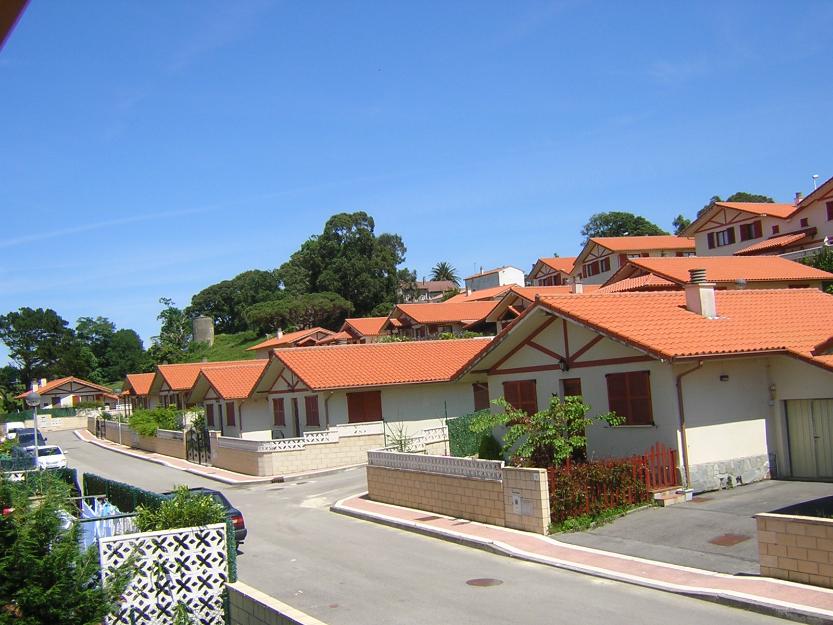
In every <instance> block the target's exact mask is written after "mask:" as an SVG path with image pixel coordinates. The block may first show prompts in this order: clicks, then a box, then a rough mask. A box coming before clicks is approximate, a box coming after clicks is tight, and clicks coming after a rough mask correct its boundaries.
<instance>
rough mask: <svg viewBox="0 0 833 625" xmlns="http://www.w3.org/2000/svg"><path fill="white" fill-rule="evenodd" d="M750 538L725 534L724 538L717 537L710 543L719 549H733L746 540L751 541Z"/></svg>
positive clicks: (742, 535)
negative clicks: (732, 547) (733, 546)
mask: <svg viewBox="0 0 833 625" xmlns="http://www.w3.org/2000/svg"><path fill="white" fill-rule="evenodd" d="M749 538H750V537H749V536H745V535H744V534H723V535H722V536H715V537H714V538H712V539H711V540H710V541H709V542H710V543H711V544H713V545H717V546H719V547H731V546H732V545H737V544H738V543H742V542H743V541H744V540H749Z"/></svg>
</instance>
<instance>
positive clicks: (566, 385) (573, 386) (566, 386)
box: [561, 378, 581, 397]
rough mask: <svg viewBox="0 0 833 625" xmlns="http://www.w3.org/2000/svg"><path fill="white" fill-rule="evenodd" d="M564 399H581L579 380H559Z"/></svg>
mask: <svg viewBox="0 0 833 625" xmlns="http://www.w3.org/2000/svg"><path fill="white" fill-rule="evenodd" d="M561 388H562V390H563V392H564V397H581V378H564V379H563V380H561Z"/></svg>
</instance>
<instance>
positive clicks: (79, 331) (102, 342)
mask: <svg viewBox="0 0 833 625" xmlns="http://www.w3.org/2000/svg"><path fill="white" fill-rule="evenodd" d="M115 331H116V325H115V324H114V323H113V322H112V321H110V320H109V319H107V318H106V317H96V318H95V319H93V318H92V317H81V318H79V319H78V321H77V322H76V323H75V336H76V337H77V338H78V340H79V341H81V342H82V343H85V344H86V345H87V347H89V348H90V350H91V351H92V353H93V355H94V356H95V357H96V358H97V359H98V360H99V361H101V360H103V359H104V355H105V354H106V353H107V349H108V348H109V347H110V341H111V340H112V339H113V334H114V333H115Z"/></svg>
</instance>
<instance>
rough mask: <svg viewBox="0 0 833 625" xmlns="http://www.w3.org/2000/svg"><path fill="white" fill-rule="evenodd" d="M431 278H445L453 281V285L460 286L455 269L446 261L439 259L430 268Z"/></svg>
mask: <svg viewBox="0 0 833 625" xmlns="http://www.w3.org/2000/svg"><path fill="white" fill-rule="evenodd" d="M431 279H432V280H447V281H448V282H453V283H454V286H460V276H458V275H457V270H456V269H455V268H454V267H453V266H452V265H451V263H447V262H446V261H444V260H443V261H440V262H438V263H437V264H436V265H434V267H433V268H432V269H431Z"/></svg>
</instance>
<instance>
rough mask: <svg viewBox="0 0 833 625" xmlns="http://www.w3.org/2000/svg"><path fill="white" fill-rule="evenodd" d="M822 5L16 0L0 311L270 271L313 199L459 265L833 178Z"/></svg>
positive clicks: (2, 194)
mask: <svg viewBox="0 0 833 625" xmlns="http://www.w3.org/2000/svg"><path fill="white" fill-rule="evenodd" d="M831 30H833V3H831V2H811V1H808V2H802V3H793V2H764V3H762V2H749V3H743V2H731V3H717V2H710V3H687V4H683V3H660V2H656V3H647V2H634V3H619V2H609V3H595V2H570V1H565V2H551V3H548V2H532V3H528V2H511V3H507V2H483V1H478V2H468V3H467V2H452V3H449V2H420V3H405V2H378V3H371V2H354V3H349V2H314V3H312V2H303V3H299V2H295V3H288V2H287V3H282V2H276V1H275V2H271V1H265V0H262V1H261V0H252V1H247V2H226V1H223V2H218V1H207V0H201V1H200V2H176V3H173V2H165V3H162V2H126V1H124V2H116V1H114V2H96V3H94V2H80V3H79V2H74V3H69V2H33V3H31V5H30V6H29V7H28V9H27V10H26V12H25V13H24V15H23V17H22V19H21V21H20V23H19V24H18V26H17V28H16V30H15V31H14V32H13V33H12V36H11V38H10V40H9V41H8V42H7V44H6V47H5V48H4V49H3V50H2V51H0V96H2V97H0V116H2V119H3V120H4V123H3V140H2V148H0V172H2V178H1V180H2V182H0V202H1V203H2V204H1V205H2V214H3V222H2V223H3V228H2V233H0V252H2V254H3V261H2V263H0V313H5V312H8V311H11V310H16V309H17V308H19V307H21V306H31V307H38V306H42V307H51V308H54V309H55V310H57V311H58V313H59V314H61V315H62V316H63V317H64V318H66V319H68V320H69V321H70V322H71V323H73V324H74V322H75V320H76V319H77V318H78V317H79V316H83V315H90V316H95V315H103V316H106V317H109V318H110V319H111V320H113V321H114V322H115V323H116V324H117V325H118V326H119V327H130V328H134V329H136V330H137V331H138V332H139V333H140V335H141V336H142V337H143V339H145V342H146V345H147V344H149V337H150V336H151V335H153V334H155V333H156V331H157V330H158V323H157V321H156V319H155V317H156V314H157V312H158V311H159V308H160V306H159V304H158V299H159V298H160V297H162V296H166V297H171V298H173V299H174V300H175V301H176V302H177V303H178V304H180V305H183V306H184V305H187V304H188V302H189V301H190V298H191V296H192V295H193V294H194V293H196V292H198V291H199V290H200V289H202V288H204V287H205V286H208V285H209V284H212V283H214V282H217V281H219V280H222V279H225V278H230V277H232V276H234V275H236V274H237V273H239V272H241V271H244V270H246V269H251V268H263V269H266V268H272V267H276V266H278V265H280V264H281V263H282V262H283V261H284V260H286V259H287V257H288V256H289V254H291V253H292V251H294V250H295V249H297V247H298V246H299V244H300V243H301V242H302V241H304V240H305V239H306V238H307V237H308V236H309V235H311V234H313V233H316V232H320V230H321V228H322V226H323V223H324V221H325V220H326V219H327V217H328V216H330V215H331V214H333V213H336V212H342V211H356V210H364V211H367V212H368V213H370V214H371V215H372V216H373V217H374V218H375V220H376V225H377V231H378V232H397V233H399V234H401V235H402V237H403V238H404V240H405V243H406V244H407V246H408V254H407V261H406V265H407V266H408V267H409V268H413V269H416V270H417V272H418V274H419V276H420V277H421V276H423V275H426V274H427V273H428V272H429V270H430V268H431V266H432V265H433V264H435V263H436V262H437V261H439V260H447V261H449V262H451V263H452V264H453V265H454V266H455V267H456V268H457V269H458V271H459V273H460V274H461V275H468V274H470V273H472V272H473V270H475V268H477V267H480V266H481V265H482V266H484V267H492V266H498V265H503V264H513V265H516V266H518V267H520V268H522V269H525V270H528V269H529V268H530V266H531V265H532V263H533V261H534V260H535V259H536V258H537V257H538V256H547V255H550V254H552V253H553V252H557V253H558V254H560V255H562V256H568V255H574V254H575V253H577V252H578V251H579V243H580V239H581V237H580V235H579V230H580V229H581V226H582V225H583V224H584V223H585V222H586V221H587V218H588V217H589V216H590V215H591V214H592V213H595V212H600V211H608V210H625V211H631V212H635V213H638V214H641V215H644V216H645V217H647V218H649V219H651V220H652V221H655V222H656V223H658V224H659V225H661V226H663V227H665V228H667V229H668V228H670V224H671V220H672V219H673V218H674V217H675V216H676V215H677V214H678V213H684V214H686V215H688V216H691V215H693V214H694V213H695V212H696V211H697V209H699V208H700V207H702V206H703V204H704V203H706V201H707V200H708V198H709V197H711V196H712V195H715V194H719V195H723V196H726V195H728V194H731V193H732V192H734V191H738V190H743V191H750V192H756V193H765V194H767V195H771V196H773V197H775V198H776V200H781V201H789V200H791V199H792V197H793V194H794V192H796V191H803V192H805V193H806V192H807V191H808V190H811V189H812V182H811V178H810V176H811V175H812V174H814V173H817V174H819V175H820V176H821V179H822V180H823V179H825V178H827V177H830V176H832V175H833V157H832V156H831V147H830V146H831V138H832V135H833V131H831V125H830V124H829V115H830V111H831V110H833V89H831V86H830V84H829V77H830V76H831V75H833V40H832V39H831V38H830V36H829V33H830V32H831Z"/></svg>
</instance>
